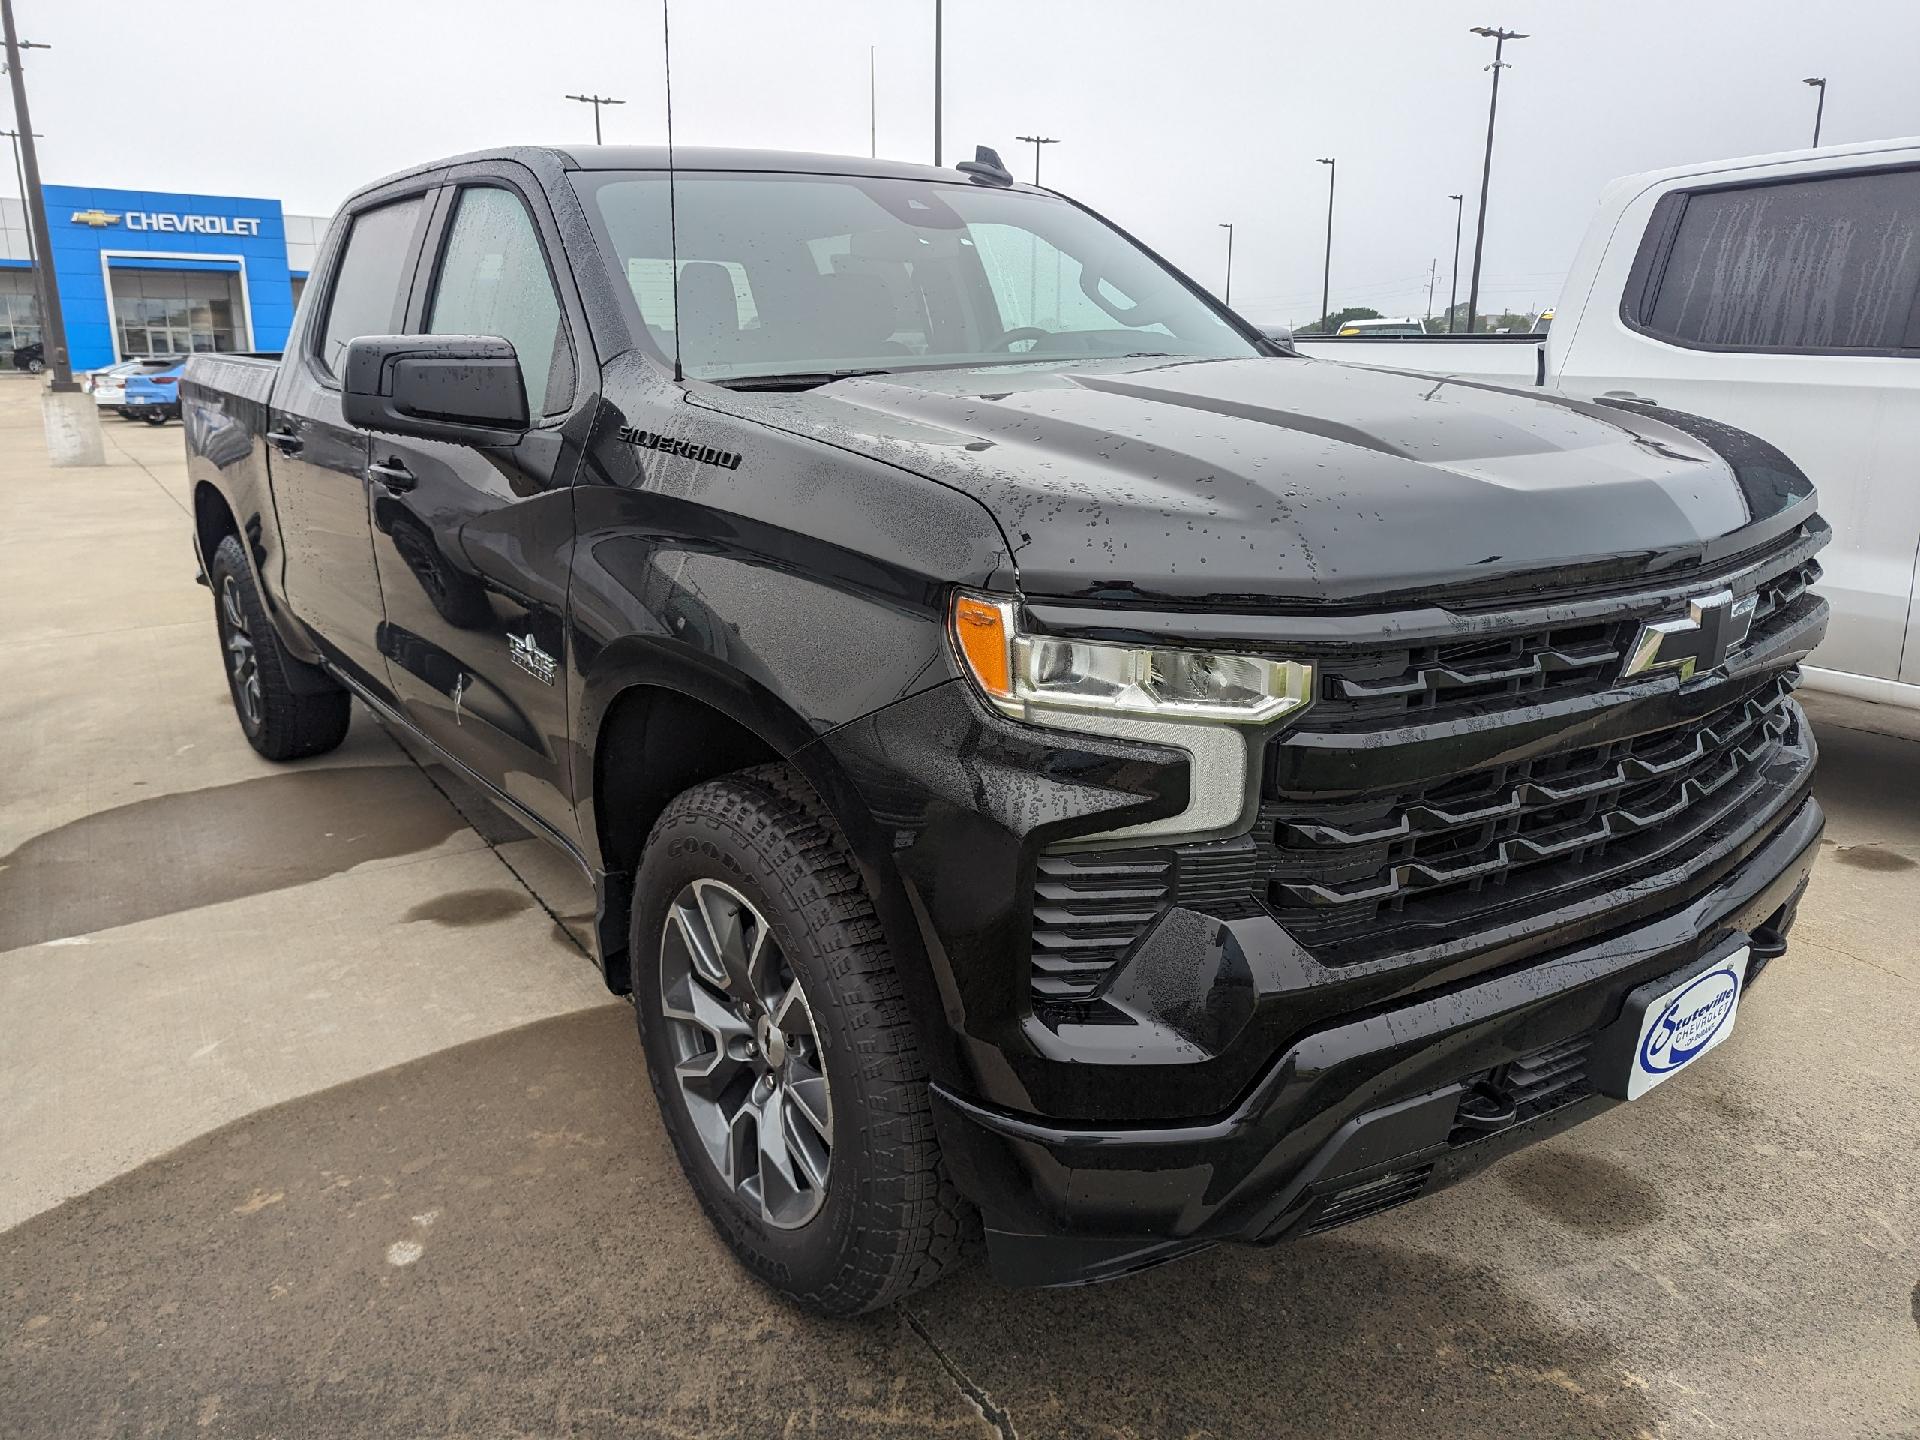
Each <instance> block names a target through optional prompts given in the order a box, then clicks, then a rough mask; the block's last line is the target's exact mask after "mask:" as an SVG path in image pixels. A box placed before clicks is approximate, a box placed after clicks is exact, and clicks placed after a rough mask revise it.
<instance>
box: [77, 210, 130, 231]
mask: <svg viewBox="0 0 1920 1440" xmlns="http://www.w3.org/2000/svg"><path fill="white" fill-rule="evenodd" d="M73 223H74V224H75V225H91V226H92V227H93V228H94V229H96V230H104V229H106V228H107V226H109V225H118V224H119V223H120V217H119V216H118V215H112V214H109V213H108V212H107V211H105V210H76V211H74V212H73Z"/></svg>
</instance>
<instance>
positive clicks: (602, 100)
mask: <svg viewBox="0 0 1920 1440" xmlns="http://www.w3.org/2000/svg"><path fill="white" fill-rule="evenodd" d="M567 99H569V100H578V101H579V102H580V103H581V104H582V105H591V106H593V143H594V144H596V145H598V144H599V143H600V107H601V106H602V105H624V104H626V103H627V102H626V101H624V100H616V99H614V98H613V97H612V96H611V95H569V96H567Z"/></svg>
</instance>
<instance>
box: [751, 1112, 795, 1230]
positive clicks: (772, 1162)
mask: <svg viewBox="0 0 1920 1440" xmlns="http://www.w3.org/2000/svg"><path fill="white" fill-rule="evenodd" d="M785 1110H786V1106H785V1105H784V1104H783V1103H782V1096H781V1094H780V1090H779V1087H778V1086H776V1087H775V1088H774V1090H773V1092H772V1093H771V1094H770V1095H768V1096H767V1098H766V1100H765V1101H764V1102H762V1104H761V1106H760V1111H759V1122H758V1123H759V1132H760V1133H759V1136H758V1140H759V1151H760V1156H759V1159H760V1205H761V1208H762V1210H764V1211H765V1213H766V1216H767V1218H768V1219H769V1220H775V1221H777V1220H778V1219H779V1217H780V1215H781V1214H782V1213H790V1212H791V1211H792V1210H793V1208H794V1206H795V1202H797V1201H798V1200H800V1198H801V1180H800V1177H799V1175H798V1174H797V1173H796V1171H795V1169H794V1156H793V1151H792V1149H791V1148H789V1146H788V1144H787V1127H786V1124H785V1114H784V1112H785Z"/></svg>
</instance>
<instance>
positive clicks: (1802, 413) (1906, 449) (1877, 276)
mask: <svg viewBox="0 0 1920 1440" xmlns="http://www.w3.org/2000/svg"><path fill="white" fill-rule="evenodd" d="M1832 166H1833V162H1832V161H1831V160H1821V161H1811V162H1809V161H1794V162H1785V163H1783V164H1778V165H1769V166H1760V167H1744V168H1743V169H1741V170H1740V171H1737V172H1731V173H1730V174H1714V175H1703V176H1698V177H1692V178H1687V179H1677V180H1671V181H1666V182H1663V183H1662V184H1660V185H1658V186H1655V187H1651V188H1650V189H1648V190H1647V191H1645V192H1643V193H1642V194H1641V195H1640V196H1639V197H1637V198H1636V199H1635V200H1633V201H1632V202H1631V203H1629V204H1628V205H1627V206H1626V208H1625V210H1624V211H1623V213H1622V218H1621V222H1620V225H1619V227H1618V229H1617V230H1616V232H1615V237H1614V243H1613V244H1612V245H1611V246H1610V247H1609V248H1608V251H1607V255H1606V258H1605V260H1604V261H1603V263H1602V268H1601V271H1600V273H1599V276H1598V279H1597V281H1596V284H1595V286H1594V289H1593V292H1592V293H1593V295H1594V296H1595V297H1596V302H1595V303H1594V304H1593V305H1592V306H1590V307H1589V309H1588V310H1587V312H1586V313H1584V314H1583V315H1581V316H1580V317H1579V320H1578V328H1577V330H1576V331H1575V333H1574V334H1573V336H1572V337H1571V339H1570V343H1569V345H1568V349H1567V352H1566V355H1565V358H1564V361H1563V366H1562V381H1563V383H1564V384H1565V385H1567V386H1568V387H1569V388H1571V389H1577V390H1580V391H1583V392H1600V393H1606V392H1625V393H1628V394H1633V395H1640V396H1644V397H1646V398H1648V399H1651V400H1652V401H1654V402H1655V403H1657V404H1660V405H1665V406H1668V407H1671V408H1673V409H1676V410H1689V411H1693V412H1695V413H1697V414H1701V415H1706V416H1710V417H1712V418H1713V419H1716V420H1723V421H1726V422H1727V423H1728V424H1731V425H1736V426H1739V427H1740V428H1741V429H1744V430H1750V431H1752V432H1753V433H1754V434H1756V435H1759V436H1760V437H1762V438H1763V439H1765V440H1769V441H1771V442H1772V443H1773V444H1775V445H1777V446H1779V447H1780V449H1782V450H1783V451H1785V452H1786V454H1787V455H1788V457H1789V458H1791V459H1792V460H1793V461H1794V462H1795V463H1796V464H1797V465H1799V466H1800V468H1801V469H1803V470H1804V471H1806V473H1807V474H1808V475H1809V476H1810V477H1811V478H1812V480H1813V482H1814V484H1815V485H1817V486H1818V487H1819V491H1820V510H1821V513H1822V514H1823V515H1825V516H1826V518H1827V519H1828V521H1829V522H1831V523H1832V525H1833V527H1834V542H1833V544H1832V545H1830V546H1829V547H1828V548H1827V550H1826V552H1825V553H1824V554H1822V555H1821V557H1820V560H1821V564H1822V566H1823V567H1824V569H1825V572H1826V573H1825V578H1824V579H1823V580H1822V582H1821V585H1820V592H1821V593H1822V594H1824V595H1825V596H1826V597H1827V599H1828V600H1829V601H1830V602H1831V604H1832V606H1833V617H1832V622H1831V625H1830V627H1829V630H1828V635H1827V639H1826V641H1825V642H1824V643H1822V644H1821V646H1820V647H1819V649H1818V650H1816V651H1815V652H1814V654H1813V656H1812V663H1813V664H1815V665H1818V666H1822V667H1825V668H1827V669H1832V670H1841V671H1847V672H1850V673H1852V674H1856V675H1865V676H1871V677H1875V678H1879V679H1885V680H1891V679H1895V678H1904V679H1914V678H1916V671H1917V670H1920V656H1916V653H1915V652H1914V650H1913V648H1912V646H1911V644H1910V641H1909V626H1910V624H1911V621H1910V602H1911V598H1912V594H1913V587H1914V572H1915V563H1916V553H1917V551H1920V165H1915V164H1914V163H1913V161H1912V158H1911V155H1910V153H1909V155H1907V156H1905V157H1902V159H1901V160H1900V162H1899V163H1889V161H1888V159H1886V158H1881V157H1863V160H1862V163H1861V164H1860V165H1859V166H1857V167H1855V168H1851V169H1847V170H1834V169H1833V168H1832ZM1605 297H1620V298H1619V301H1618V309H1617V311H1615V312H1613V313H1609V310H1608V305H1607V303H1606V299H1605ZM1561 324H1562V327H1563V328H1564V326H1565V324H1566V322H1565V320H1564V319H1563V320H1562V322H1561ZM1903 651H1904V652H1905V653H1904V655H1903Z"/></svg>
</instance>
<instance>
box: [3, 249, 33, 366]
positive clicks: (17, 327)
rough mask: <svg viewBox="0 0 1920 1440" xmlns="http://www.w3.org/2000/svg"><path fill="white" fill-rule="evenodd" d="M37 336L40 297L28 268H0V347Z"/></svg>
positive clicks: (24, 342)
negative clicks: (34, 288)
mask: <svg viewBox="0 0 1920 1440" xmlns="http://www.w3.org/2000/svg"><path fill="white" fill-rule="evenodd" d="M39 339H40V300H39V297H38V296H36V295H35V294H34V290H33V272H32V271H31V270H14V269H8V270H0V350H12V349H14V348H16V347H17V346H21V345H32V344H34V343H35V342H37V341H38V340H39Z"/></svg>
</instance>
